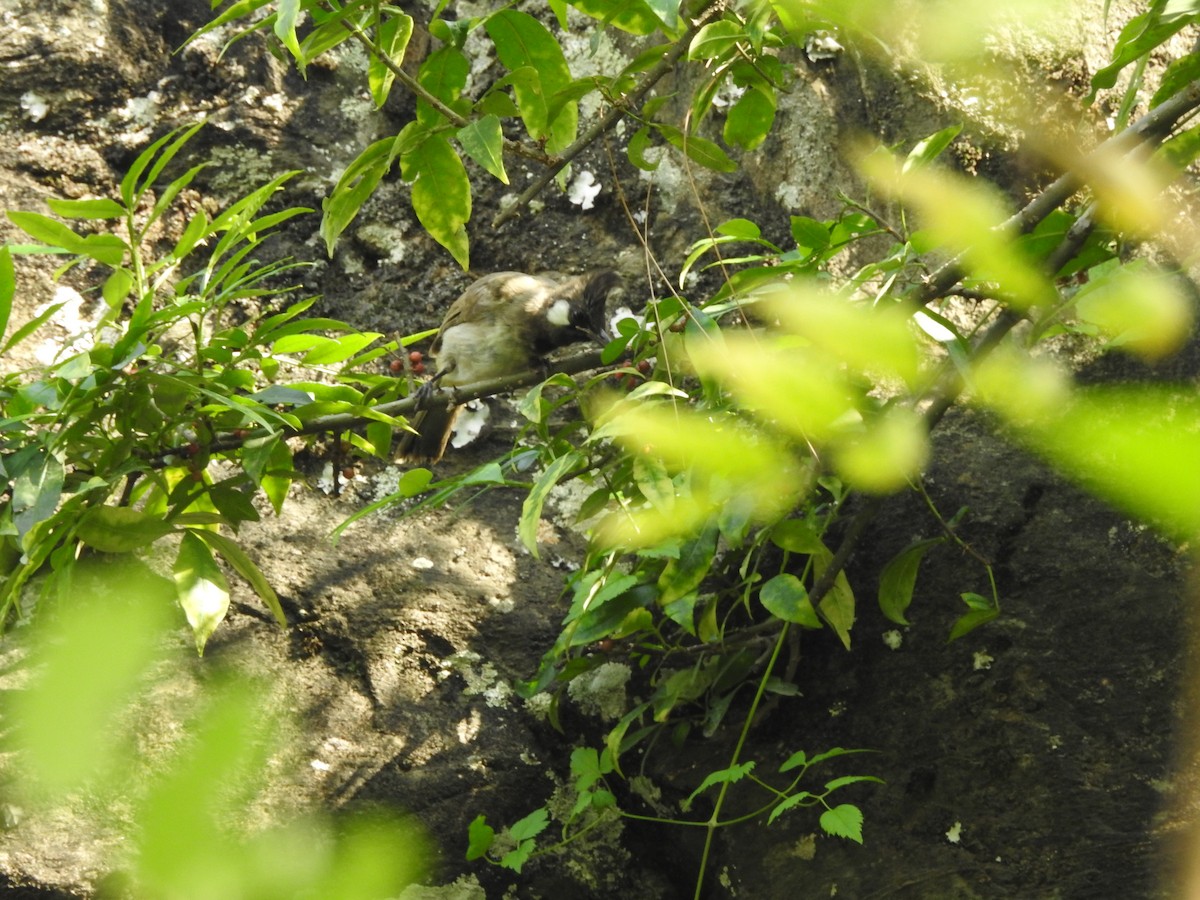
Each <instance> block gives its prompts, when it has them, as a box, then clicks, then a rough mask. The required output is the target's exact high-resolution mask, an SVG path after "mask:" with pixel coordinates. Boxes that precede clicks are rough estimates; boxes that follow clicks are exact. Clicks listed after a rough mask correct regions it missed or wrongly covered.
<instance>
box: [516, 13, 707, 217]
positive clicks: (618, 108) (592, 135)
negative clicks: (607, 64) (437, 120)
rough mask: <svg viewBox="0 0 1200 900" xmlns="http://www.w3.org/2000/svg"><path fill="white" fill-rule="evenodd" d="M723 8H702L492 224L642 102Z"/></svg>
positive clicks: (519, 205)
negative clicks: (629, 87) (635, 81)
mask: <svg viewBox="0 0 1200 900" xmlns="http://www.w3.org/2000/svg"><path fill="white" fill-rule="evenodd" d="M722 9H724V4H721V3H713V4H712V5H710V6H709V7H708V8H707V9H706V10H704V12H703V13H701V14H700V16H699V17H698V18H697V19H695V20H694V21H693V22H692V24H691V26H690V27H689V28H688V30H687V31H686V32H684V34H683V36H682V37H681V38H679V40H677V41H676V42H675V45H674V46H673V47H671V49H670V50H668V51H667V52H666V53H665V54H664V55H663V58H662V59H660V60H659V61H658V62H657V63H656V64H655V66H654V68H652V69H650V70H649V71H648V72H647V73H646V74H645V76H643V78H642V81H641V83H640V84H638V86H637V87H635V88H634V89H633V90H632V91H630V92H629V93H628V94H626V95H625V96H624V97H622V98H621V99H620V100H619V101H618V102H616V103H615V104H614V105H613V106H611V107H610V108H609V110H608V112H606V113H605V114H604V115H603V116H601V117H600V118H599V119H598V120H597V121H596V122H594V123H593V124H592V126H591V127H590V128H588V130H587V131H585V132H584V133H583V134H582V135H580V136H579V138H578V139H577V140H576V141H575V143H573V144H572V145H571V146H570V147H568V148H567V149H566V150H564V151H563V152H562V155H561V156H560V157H559V158H558V160H557V161H556V162H554V163H553V164H552V165H551V166H550V167H549V168H548V169H546V171H544V172H543V173H542V174H541V175H539V176H538V177H537V178H536V179H534V181H533V183H532V184H530V185H529V187H527V188H526V189H525V190H524V191H523V192H522V193H521V196H519V197H518V198H517V199H516V201H515V202H514V203H513V204H512V205H510V206H509V207H507V208H506V209H504V210H503V211H501V212H500V213H499V214H498V215H497V216H496V217H495V218H494V219H493V220H492V227H493V228H499V227H500V226H501V225H503V224H504V223H505V222H507V221H508V220H509V219H512V218H513V217H514V216H516V215H517V214H518V213H519V212H520V211H521V210H522V209H524V208H525V207H526V206H527V205H528V204H529V201H530V200H532V199H533V198H534V197H536V196H537V195H538V194H539V193H541V191H542V189H543V188H545V187H546V185H548V184H549V183H550V182H551V181H553V180H554V178H555V176H556V175H558V173H559V172H561V171H562V170H563V169H564V168H565V167H566V166H567V165H568V164H569V163H570V162H571V161H572V160H573V159H575V157H577V156H578V155H579V154H580V153H582V152H583V151H584V150H585V149H587V147H588V146H589V145H590V144H591V143H592V142H593V141H595V140H596V138H598V137H599V136H600V135H601V134H603V133H604V132H606V131H608V129H610V128H611V127H612V126H613V125H614V124H616V122H617V120H618V119H620V118H621V117H622V116H623V115H625V114H626V113H627V112H628V111H629V110H631V109H633V108H635V107H636V106H637V105H638V104H639V103H641V102H642V98H643V97H645V96H646V94H647V93H649V91H650V89H651V88H652V87H654V85H655V84H657V83H658V81H659V79H661V78H662V77H663V76H664V75H666V74H667V73H668V72H670V71H671V70H672V69H674V68H675V64H676V63H677V62H679V58H680V57H681V56H683V55H684V54H685V53H687V51H688V47H689V46H690V45H691V42H692V38H693V37H694V36H695V34H696V32H698V31H699V30H700V29H701V28H703V27H704V26H705V25H707V24H708V22H709V21H710V20H711V19H712V18H713V17H714V16H715V15H717V14H719V13H720V12H721V10H722Z"/></svg>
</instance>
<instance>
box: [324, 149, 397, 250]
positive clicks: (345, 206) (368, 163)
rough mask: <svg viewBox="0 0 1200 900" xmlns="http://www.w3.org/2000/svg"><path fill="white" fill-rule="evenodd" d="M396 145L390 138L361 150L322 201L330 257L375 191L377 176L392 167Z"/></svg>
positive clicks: (379, 176) (377, 182)
mask: <svg viewBox="0 0 1200 900" xmlns="http://www.w3.org/2000/svg"><path fill="white" fill-rule="evenodd" d="M395 146H396V138H394V137H389V138H384V139H383V140H380V141H376V142H375V143H373V144H371V145H370V146H368V147H367V148H366V149H364V150H363V151H362V153H360V154H358V156H357V157H356V158H355V159H354V161H353V162H352V163H350V165H349V166H347V167H346V171H345V172H343V173H342V177H341V178H339V179H338V182H337V184H336V185H334V188H333V191H332V193H330V195H329V196H328V197H327V198H326V199H325V200H324V201H323V202H322V203H321V208H322V209H323V210H324V215H323V216H322V218H321V237H322V238H324V240H325V248H326V251H327V252H328V253H329V255H330V256H333V247H334V244H336V243H337V239H338V237H339V236H340V235H341V233H342V232H343V231H345V230H346V226H347V225H349V224H350V223H351V222H352V221H353V220H354V217H355V216H357V215H358V211H359V210H360V209H361V208H362V205H363V204H364V203H365V202H366V201H367V198H368V197H370V196H371V194H372V193H373V192H374V191H375V188H376V186H377V185H378V184H379V181H380V179H382V178H383V176H384V175H386V174H387V171H388V169H390V168H391V167H392V161H393V159H394V158H395V157H394V156H393V155H392V153H393V148H394V147H395Z"/></svg>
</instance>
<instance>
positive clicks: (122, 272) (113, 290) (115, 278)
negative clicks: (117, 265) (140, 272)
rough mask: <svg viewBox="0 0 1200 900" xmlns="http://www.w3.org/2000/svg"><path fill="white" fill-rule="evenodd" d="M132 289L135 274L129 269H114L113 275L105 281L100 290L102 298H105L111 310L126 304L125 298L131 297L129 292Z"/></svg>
mask: <svg viewBox="0 0 1200 900" xmlns="http://www.w3.org/2000/svg"><path fill="white" fill-rule="evenodd" d="M132 287H133V273H132V272H130V271H129V270H128V269H114V270H113V272H112V274H111V275H109V276H108V277H107V278H106V279H104V284H103V286H102V287H101V288H100V296H102V297H103V298H104V302H105V303H107V304H108V307H109V309H119V308H120V306H121V304H122V303H124V302H125V298H126V297H128V296H129V290H130V288H132Z"/></svg>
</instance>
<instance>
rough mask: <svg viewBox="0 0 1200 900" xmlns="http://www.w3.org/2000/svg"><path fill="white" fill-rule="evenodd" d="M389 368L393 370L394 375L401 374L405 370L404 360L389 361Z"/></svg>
mask: <svg viewBox="0 0 1200 900" xmlns="http://www.w3.org/2000/svg"><path fill="white" fill-rule="evenodd" d="M388 368H389V369H390V370H391V372H392V374H393V375H399V374H400V373H401V372H403V371H404V360H401V359H393V360H392V361H391V362H390V363H388Z"/></svg>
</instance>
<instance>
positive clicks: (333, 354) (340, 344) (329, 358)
mask: <svg viewBox="0 0 1200 900" xmlns="http://www.w3.org/2000/svg"><path fill="white" fill-rule="evenodd" d="M313 337H318V338H319V340H318V342H317V345H316V346H314V347H313V348H312V349H311V350H309V351H308V352H307V353H306V354H304V361H303V362H304V365H306V366H327V365H332V364H333V363H339V362H342V361H343V360H347V359H349V358H350V357H352V356H354V355H355V354H356V353H360V352H361V351H362V350H363V349H364V348H365V347H367V346H368V345H369V344H371V343H373V342H374V341H376V340H378V339H379V338H381V337H383V335H382V334H381V333H380V332H377V331H363V332H359V333H356V334H345V335H342V336H341V337H337V338H320V337H319V336H318V335H313ZM276 346H277V347H278V344H276Z"/></svg>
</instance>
